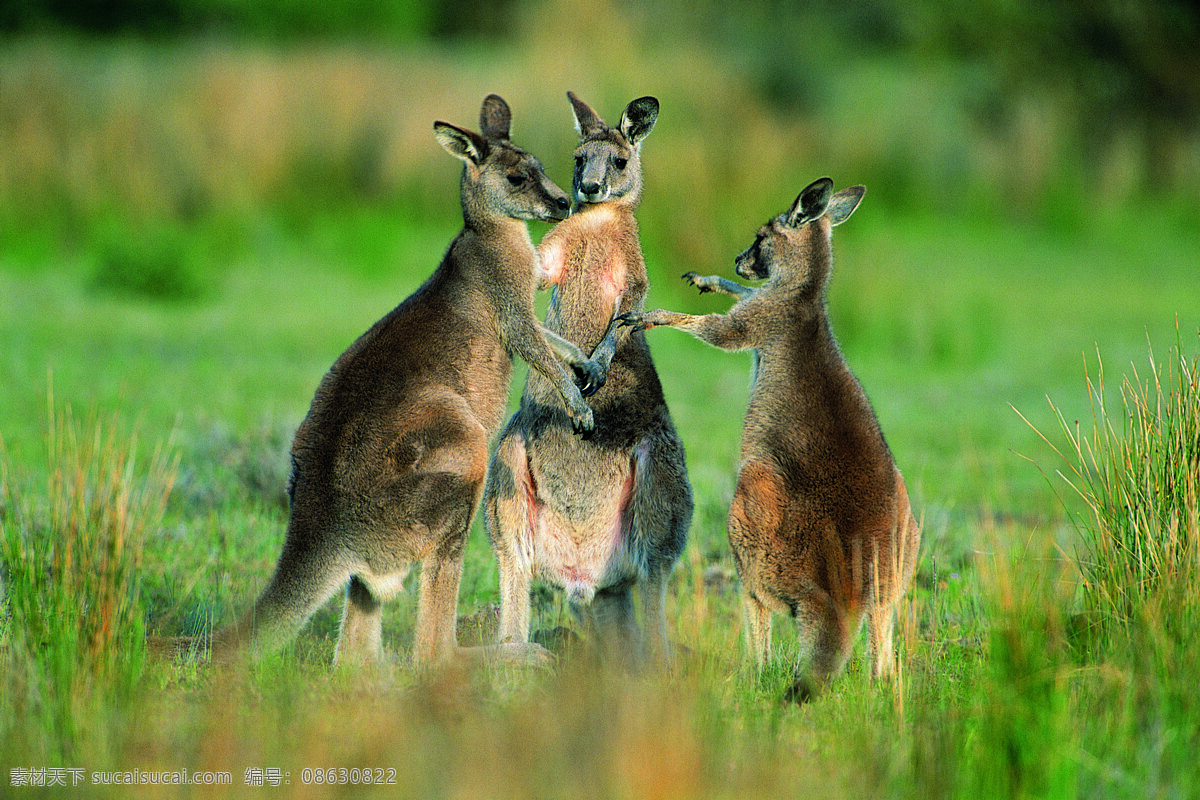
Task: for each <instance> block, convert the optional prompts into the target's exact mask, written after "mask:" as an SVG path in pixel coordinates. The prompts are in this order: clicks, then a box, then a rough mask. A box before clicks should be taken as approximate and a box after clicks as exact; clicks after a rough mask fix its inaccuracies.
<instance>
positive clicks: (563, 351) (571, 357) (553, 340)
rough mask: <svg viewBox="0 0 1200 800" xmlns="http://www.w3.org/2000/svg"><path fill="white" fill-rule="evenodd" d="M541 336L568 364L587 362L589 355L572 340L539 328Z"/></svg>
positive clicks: (547, 329) (544, 328)
mask: <svg viewBox="0 0 1200 800" xmlns="http://www.w3.org/2000/svg"><path fill="white" fill-rule="evenodd" d="M538 327H539V329H540V331H541V334H542V336H543V337H545V339H546V343H547V344H549V345H550V349H551V350H553V351H554V353H555V354H556V355H557V356H558V357H559V358H561V359H562V360H563V361H565V362H566V363H568V364H572V365H574V364H582V363H583V362H584V361H587V359H588V357H587V354H586V353H584V352H583V351H582V350H580V349H579V346H578V345H576V344H575V343H574V342H572V341H571V340H570V339H564V338H563V337H562V336H559V335H558V334H557V333H555V332H554V331H552V330H550V329H549V328H546V327H543V326H540V325H539V326H538Z"/></svg>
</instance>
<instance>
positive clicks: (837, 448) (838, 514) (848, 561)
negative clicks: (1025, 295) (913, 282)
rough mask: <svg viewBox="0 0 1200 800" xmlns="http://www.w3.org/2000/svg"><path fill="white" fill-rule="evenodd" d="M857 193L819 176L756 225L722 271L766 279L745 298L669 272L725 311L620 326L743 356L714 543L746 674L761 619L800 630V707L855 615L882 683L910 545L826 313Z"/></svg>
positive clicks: (897, 493)
mask: <svg viewBox="0 0 1200 800" xmlns="http://www.w3.org/2000/svg"><path fill="white" fill-rule="evenodd" d="M865 192H866V189H865V188H864V187H862V186H855V187H852V188H849V189H843V190H842V191H840V192H838V193H836V194H834V193H833V181H831V180H830V179H829V178H821V179H820V180H817V181H814V182H813V183H811V184H810V185H809V186H808V187H806V188H805V189H804V191H802V192H801V193H800V195H799V197H798V198H797V199H796V202H795V203H794V204H793V205H792V207H791V208H790V209H789V210H788V211H786V212H784V213H783V214H781V215H779V216H778V217H775V218H774V219H772V220H771V221H769V222H768V223H767V224H766V225H764V226H763V227H761V228H760V229H759V230H758V234H757V236H756V238H755V240H754V243H753V244H752V245H751V246H750V247H749V248H747V249H746V250H745V252H743V253H742V254H741V255H739V256H738V257H737V261H736V270H737V273H738V275H740V276H742V277H743V278H747V279H751V280H755V279H764V278H765V279H766V283H764V284H763V285H762V286H760V287H759V288H757V289H753V288H749V287H746V286H742V285H740V284H738V283H735V282H733V281H729V280H726V279H724V278H719V277H716V276H706V277H702V276H699V275H696V274H695V273H690V272H689V273H687V274H685V275H684V278H685V279H686V280H688V281H689V282H690V283H692V284H693V285H694V286H696V287H698V288H699V289H700V291H701V292H720V293H723V294H727V295H730V296H732V297H734V298H737V302H736V303H735V305H734V306H733V308H731V309H730V311H729V313H727V314H723V315H722V314H708V315H704V316H692V315H689V314H680V313H675V312H670V311H663V310H661V309H659V310H655V311H648V312H645V313H642V314H626V315H625V316H624V317H622V319H621V324H624V325H629V326H631V327H633V328H634V329H635V330H645V329H648V328H654V327H658V326H669V327H674V328H680V329H682V330H686V331H689V332H690V333H692V334H693V335H694V336H696V337H698V338H700V339H702V340H703V341H705V342H708V343H709V344H711V345H713V346H715V347H719V348H721V349H724V350H744V349H753V350H754V353H755V369H754V378H753V388H752V390H751V395H750V403H749V408H748V410H747V411H746V418H745V425H744V428H743V432H742V463H741V467H740V469H739V472H738V481H737V488H736V490H735V491H734V496H733V502H732V505H731V507H730V509H729V521H728V527H729V544H730V547H731V549H732V551H733V555H734V560H735V562H736V564H737V569H738V574H739V576H740V577H741V579H742V586H743V607H744V611H745V620H746V632H747V637H746V640H747V645H748V648H749V651H750V654H751V656H752V657H753V659H754V663H755V665H756V666H757V667H758V668H760V669H761V667H762V666H763V664H764V663H765V662H766V661H767V660H768V659H769V658H770V655H771V613H772V612H776V611H777V612H780V613H787V614H790V615H791V616H793V617H795V618H796V619H797V620H798V622H799V624H800V633H801V643H802V645H803V648H804V650H805V651H806V654H807V656H808V662H809V663H808V669H807V672H805V670H804V669H803V668H799V669H797V672H796V674H795V677H794V682H793V686H792V689H791V691H790V694H791V696H792V697H793V698H794V699H796V700H800V701H803V700H806V699H809V698H810V697H812V696H814V695H815V694H816V693H817V692H818V691H819V690H820V689H821V688H822V687H823V686H824V685H825V684H827V683H828V681H829V680H830V679H831V678H832V677H834V676H836V675H837V674H838V673H839V672H840V671H841V669H842V668H843V667H844V665H845V663H846V661H847V659H848V658H849V655H850V652H851V649H852V647H853V644H854V640H855V638H856V637H857V634H858V631H859V629H860V628H861V625H862V620H863V617H864V615H865V616H866V618H867V619H868V621H869V628H870V648H871V655H872V666H871V673H872V676H873V677H875V678H880V677H883V676H886V675H888V674H889V673H890V671H891V668H892V661H893V658H894V656H893V653H892V630H893V627H894V624H895V612H896V607H897V605H898V604H899V601H900V598H901V597H902V596H903V594H904V592H905V590H906V589H907V587H908V585H909V583H910V581H911V580H912V574H913V570H914V568H915V565H916V556H917V549H918V547H919V544H920V532H919V530H918V526H917V524H916V522H915V520H914V519H913V516H912V512H911V509H910V507H909V501H908V491H907V489H906V488H905V485H904V479H903V478H902V477H901V475H900V472H899V470H897V468H896V465H895V462H894V460H893V458H892V454H891V451H890V450H889V449H888V446H887V443H886V442H885V441H884V437H883V433H882V431H881V430H880V427H879V422H878V420H877V419H876V417H875V413H874V411H873V410H872V408H871V405H870V402H869V401H868V400H867V396H866V394H865V393H864V392H863V389H862V387H861V386H860V385H859V383H858V381H857V380H856V379H855V377H854V375H853V374H852V373H851V372H850V369H849V367H848V366H847V365H846V362H845V359H844V358H843V357H842V354H841V352H840V350H839V348H838V345H837V341H836V340H835V339H834V336H833V332H832V330H831V328H830V325H829V317H828V315H827V313H826V305H825V295H826V288H827V286H828V283H829V275H830V270H831V267H832V260H833V253H832V246H831V242H830V235H831V232H832V228H833V226H835V225H839V224H841V223H842V222H845V221H846V219H847V218H848V217H849V216H850V215H851V213H853V212H854V210H855V208H857V207H858V204H859V202H860V201H861V200H862V197H863V194H864V193H865Z"/></svg>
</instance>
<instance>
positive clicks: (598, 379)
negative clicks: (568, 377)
mask: <svg viewBox="0 0 1200 800" xmlns="http://www.w3.org/2000/svg"><path fill="white" fill-rule="evenodd" d="M571 369H572V370H574V372H575V385H576V386H577V387H578V388H579V393H580V394H581V395H583V396H584V397H591V396H592V395H594V394H595V393H596V392H597V391H599V390H600V387H602V386H603V385H604V382H605V381H607V380H608V371H607V370H605V369H604V368H603V367H601V366H600V365H599V364H597V363H596V362H595V361H592V360H591V359H588V360H587V361H583V362H581V363H578V364H572V365H571Z"/></svg>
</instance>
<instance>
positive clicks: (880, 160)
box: [0, 0, 1200, 296]
mask: <svg viewBox="0 0 1200 800" xmlns="http://www.w3.org/2000/svg"><path fill="white" fill-rule="evenodd" d="M0 31H2V32H4V33H2V34H0V35H2V36H3V57H0V252H3V253H4V254H5V257H6V260H8V261H9V262H12V263H22V262H24V263H37V262H39V261H41V262H44V261H46V260H51V259H59V258H61V256H62V255H63V253H64V251H65V252H75V253H84V254H87V256H86V259H87V260H88V261H90V262H93V263H94V261H95V260H96V257H97V256H96V254H97V253H99V257H100V259H101V261H102V262H108V265H107V266H105V264H103V263H102V264H101V266H100V267H99V277H98V283H100V284H101V285H103V284H109V285H118V286H122V285H123V286H127V287H132V288H133V290H134V291H136V292H139V293H142V294H156V293H159V294H161V293H162V292H160V289H159V288H156V287H162V286H163V285H164V279H165V278H167V277H169V276H170V275H172V274H173V273H175V272H176V271H178V274H179V275H180V276H184V277H183V280H184V281H185V283H183V284H180V285H179V286H175V287H173V288H172V287H169V286H167V287H166V291H165V293H166V294H167V295H171V296H189V295H194V294H195V288H196V287H194V286H188V285H187V283H186V282H187V280H188V279H187V278H186V274H187V273H188V272H189V271H192V272H199V271H201V270H202V269H203V266H204V265H203V264H200V265H199V267H198V268H197V266H196V265H189V264H183V265H181V267H180V269H179V270H176V269H175V268H174V267H173V266H172V265H173V264H174V263H176V262H178V261H179V259H177V258H176V256H175V254H174V249H173V248H172V246H171V241H172V237H173V235H174V234H173V231H175V230H177V229H178V228H179V227H180V226H184V227H186V228H189V229H195V228H196V227H197V226H201V227H203V228H204V229H205V230H208V231H217V232H218V233H216V236H217V237H218V238H219V239H220V247H218V248H213V249H214V250H216V251H219V252H221V253H224V254H226V256H228V255H229V254H236V253H238V252H246V251H247V250H251V249H254V250H258V249H261V247H262V246H263V245H264V244H269V242H270V241H273V240H274V239H276V238H277V237H278V235H279V234H280V233H283V234H286V235H300V236H302V237H303V236H307V235H309V234H312V233H313V232H314V230H315V229H316V228H319V227H321V226H322V225H324V226H325V227H326V228H327V229H328V230H332V231H334V232H333V233H332V234H330V235H332V236H337V235H338V234H337V233H336V229H337V228H338V226H337V225H330V224H327V223H326V222H323V220H326V219H330V218H334V217H338V216H345V215H347V214H350V215H352V214H354V213H356V212H355V209H359V208H371V209H374V210H375V212H376V213H377V215H378V214H383V215H385V216H387V215H390V216H391V217H392V218H393V219H397V218H400V217H404V218H407V219H409V220H410V221H412V222H413V223H414V224H416V225H418V226H425V227H430V226H435V225H438V224H441V223H442V222H443V221H446V220H450V221H455V220H456V218H457V198H456V197H455V195H454V192H453V191H452V189H451V188H450V187H451V186H452V181H453V175H454V174H455V173H456V171H457V164H456V163H454V162H453V161H452V159H447V158H444V157H443V154H442V153H441V152H440V150H439V149H438V148H437V147H436V145H435V144H434V143H433V140H432V136H431V135H430V133H429V127H430V124H431V123H432V121H433V120H435V119H447V120H450V121H454V122H458V123H460V124H470V123H472V122H474V119H475V116H476V113H477V112H476V110H475V109H476V108H477V105H476V104H477V103H478V101H479V98H481V97H482V96H483V95H485V94H487V93H488V92H492V91H498V92H500V93H501V94H503V95H505V96H506V97H507V98H508V99H509V100H510V102H511V104H512V105H513V108H514V115H515V120H516V124H515V128H514V130H515V134H514V138H515V139H516V140H517V141H518V143H520V144H521V145H523V146H525V147H527V148H529V149H530V150H532V151H533V152H535V153H537V154H538V155H539V156H540V157H541V158H542V160H543V161H544V162H545V163H546V165H547V168H548V172H549V174H550V175H551V177H552V178H553V179H555V180H558V181H559V182H560V183H566V182H567V181H568V180H569V177H568V176H569V170H568V168H567V167H566V166H564V165H565V164H569V152H570V148H571V146H572V144H573V139H574V133H573V131H572V130H571V120H570V115H569V113H568V112H567V107H566V103H565V101H564V99H563V93H564V92H565V91H566V90H567V89H574V90H575V91H577V92H579V93H580V94H581V95H582V96H583V97H585V98H586V99H588V100H589V102H591V103H592V104H593V105H594V106H596V107H597V108H598V109H600V110H601V113H602V114H603V115H604V116H606V117H607V118H609V121H610V122H615V118H616V117H617V116H618V115H619V113H620V109H621V108H622V107H623V105H624V103H626V102H628V100H629V99H631V98H632V97H635V96H637V95H639V94H647V93H653V94H656V95H658V96H659V97H660V99H661V100H662V102H663V115H662V117H661V119H660V124H659V125H658V127H657V129H656V131H655V133H654V136H653V138H652V139H651V140H650V141H649V142H648V144H647V145H646V151H645V152H646V170H647V202H646V203H645V204H644V206H643V209H642V212H641V219H642V222H643V231H642V233H643V243H644V245H645V247H646V250H647V254H648V257H649V258H650V259H651V261H652V262H659V263H665V264H666V265H667V266H666V267H665V269H666V270H668V271H669V274H672V275H674V274H678V272H680V271H683V269H691V268H701V267H702V265H703V268H704V269H710V268H711V266H709V265H711V264H713V263H719V264H724V263H727V262H728V259H729V258H730V256H731V254H732V253H733V252H735V250H736V249H737V248H738V247H740V246H742V245H743V244H744V241H743V240H745V238H746V236H747V235H748V233H749V231H751V230H753V228H754V226H755V225H757V224H759V223H760V222H762V221H763V220H764V219H766V218H767V217H768V216H769V215H771V214H774V213H777V212H778V211H779V210H781V209H782V208H783V207H785V205H786V204H787V203H788V202H789V201H790V200H791V199H792V198H793V197H794V196H795V192H796V191H798V189H799V188H800V187H801V186H803V185H804V184H805V183H807V182H808V181H810V180H811V179H813V178H815V177H817V176H819V175H821V174H830V175H832V176H833V177H834V178H835V180H836V181H837V182H838V184H839V185H844V184H849V183H865V184H867V185H868V187H869V188H870V192H871V195H870V203H871V205H872V207H874V208H879V209H881V210H882V209H891V210H893V211H898V212H904V213H906V214H909V215H916V216H920V215H936V216H937V217H939V218H946V217H959V218H962V217H970V216H976V217H993V218H995V217H1006V218H1012V217H1016V218H1019V219H1026V220H1031V221H1034V222H1037V223H1039V224H1044V225H1048V226H1051V227H1054V228H1059V229H1062V230H1064V231H1067V232H1069V233H1077V232H1081V231H1086V230H1087V229H1088V228H1089V226H1091V225H1092V224H1093V218H1095V217H1097V216H1100V217H1104V218H1105V219H1104V220H1102V221H1105V222H1106V221H1109V220H1111V219H1115V218H1118V217H1120V216H1123V215H1125V214H1126V213H1127V211H1126V210H1127V209H1128V208H1129V207H1130V206H1131V205H1134V204H1136V203H1137V202H1138V201H1144V200H1145V199H1146V198H1150V197H1153V199H1154V203H1155V208H1156V209H1157V213H1158V214H1160V215H1163V216H1166V217H1168V218H1175V219H1177V224H1178V226H1179V227H1180V228H1181V229H1187V228H1194V227H1195V225H1196V223H1197V222H1198V221H1200V220H1198V214H1197V207H1196V204H1195V196H1196V188H1197V187H1198V186H1200V146H1198V145H1197V142H1198V141H1200V81H1196V80H1195V79H1194V76H1195V75H1197V74H1200V47H1197V46H1196V45H1195V43H1196V42H1197V41H1200V12H1198V11H1197V10H1196V9H1195V7H1194V6H1193V5H1191V4H1186V3H1183V2H1179V1H1178V0H1163V2H1149V0H1140V1H1133V0H1129V1H1123V2H1117V1H1116V0H1105V1H1104V2H1098V3H1096V2H1087V1H1086V0H1066V2H1063V3H1057V4H1053V5H1047V6H1031V7H1027V5H1026V4H1013V3H1011V2H1010V0H981V1H980V2H979V3H975V4H972V5H971V7H970V8H969V9H965V8H962V7H959V6H957V5H951V4H950V3H949V2H948V1H947V0H923V2H901V0H864V1H863V2H857V3H848V4H832V5H830V4H816V3H785V2H782V1H781V0H751V2H747V3H740V4H738V5H737V7H736V9H731V8H730V7H728V6H727V4H725V3H723V2H721V1H720V0H697V3H695V4H693V5H692V7H690V8H689V10H688V11H687V12H681V10H680V8H679V7H678V6H677V5H675V4H673V3H669V2H667V1H666V0H646V1H645V2H639V3H632V2H628V1H627V0H589V1H588V2H583V0H499V1H498V2H483V0H460V2H456V3H453V4H451V3H447V2H427V3H411V2H410V3H392V2H388V1H387V0H351V1H350V2H347V3H318V2H315V0H286V2H281V3H274V4H252V3H245V2H242V1H241V0H163V2H148V0H92V1H91V2H66V1H65V0H17V1H16V2H9V3H7V4H5V5H4V6H3V8H2V9H0ZM114 34H118V35H114ZM682 198H686V199H687V203H686V205H684V204H682V203H681V202H680V201H681V199H682ZM860 224H865V223H860ZM114 227H115V228H116V229H118V230H120V229H121V228H122V227H129V228H132V229H133V230H134V231H135V232H137V234H140V233H141V232H145V237H146V241H145V242H144V243H138V244H131V245H128V246H123V248H124V250H125V251H127V252H114V251H117V250H121V249H122V247H114V246H112V245H111V241H110V240H111V238H112V234H111V231H112V230H113V229H114ZM156 228H162V229H163V232H161V233H160V232H157V231H156V230H155V229H156ZM328 230H327V232H328ZM137 234H135V235H137ZM346 238H347V241H346V242H345V243H344V246H343V247H341V248H340V250H339V253H342V252H344V251H346V250H350V251H353V254H352V255H350V256H348V258H349V259H350V260H354V259H356V258H366V259H368V260H369V259H374V260H375V261H376V262H378V267H372V268H385V267H386V266H387V265H385V264H384V259H386V257H387V255H388V254H387V253H386V252H385V248H383V247H382V246H381V241H377V240H372V241H359V240H358V239H355V240H354V241H353V242H351V241H350V240H349V239H350V237H346ZM731 242H733V243H734V244H733V245H731V244H730V243H731ZM334 249H338V248H334ZM372 253H374V254H375V255H372ZM343 260H344V259H343ZM139 264H141V265H143V266H146V267H147V268H148V269H147V270H139V269H138V268H137V265H139ZM128 265H133V267H134V268H135V269H134V271H135V272H137V271H147V272H149V273H151V274H150V277H149V278H148V279H147V280H144V281H143V280H141V279H140V278H139V277H138V276H137V275H136V274H133V273H130V272H128V271H125V270H124V267H125V266H128ZM676 265H678V267H679V269H677V268H676ZM652 268H655V269H656V268H657V267H654V265H653V264H652Z"/></svg>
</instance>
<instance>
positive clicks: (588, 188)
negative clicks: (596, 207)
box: [576, 181, 607, 203]
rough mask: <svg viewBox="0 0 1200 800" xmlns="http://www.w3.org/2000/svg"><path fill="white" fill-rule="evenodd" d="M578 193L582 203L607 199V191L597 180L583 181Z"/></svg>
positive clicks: (599, 201)
mask: <svg viewBox="0 0 1200 800" xmlns="http://www.w3.org/2000/svg"><path fill="white" fill-rule="evenodd" d="M576 194H577V196H578V200H579V202H581V203H603V202H604V201H605V200H606V199H607V192H605V191H604V189H603V187H602V186H601V185H600V184H599V183H597V182H595V181H587V182H581V183H580V184H579V189H578V190H577V192H576Z"/></svg>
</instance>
